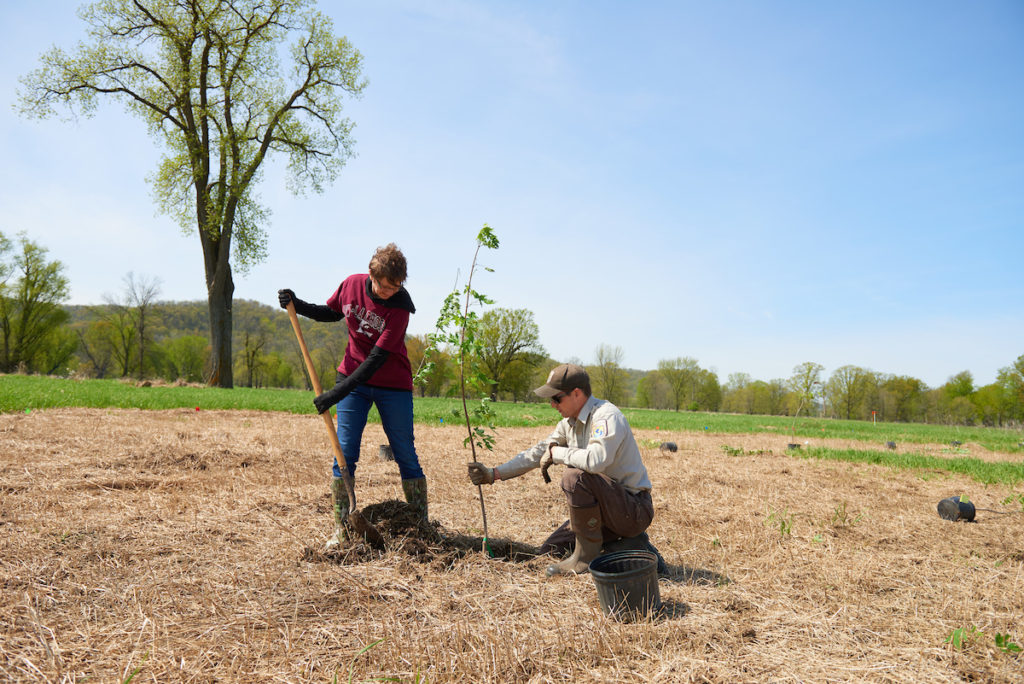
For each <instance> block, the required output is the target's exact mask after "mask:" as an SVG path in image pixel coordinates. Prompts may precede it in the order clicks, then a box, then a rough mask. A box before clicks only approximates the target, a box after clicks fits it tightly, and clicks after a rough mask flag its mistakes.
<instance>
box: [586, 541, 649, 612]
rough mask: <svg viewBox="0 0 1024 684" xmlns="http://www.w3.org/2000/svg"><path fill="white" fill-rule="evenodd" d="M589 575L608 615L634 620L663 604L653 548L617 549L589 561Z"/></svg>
mask: <svg viewBox="0 0 1024 684" xmlns="http://www.w3.org/2000/svg"><path fill="white" fill-rule="evenodd" d="M590 575H591V576H592V577H593V578H594V586H596V587H597V599H598V602H599V603H600V604H601V610H602V611H603V612H604V614H605V615H608V616H610V617H613V618H615V619H616V620H620V621H622V622H633V621H635V620H639V619H643V618H644V617H647V616H650V615H652V614H653V613H655V612H657V611H658V610H659V609H660V608H661V595H660V592H659V590H658V557H657V556H656V555H654V554H653V553H651V552H650V551H616V552H614V553H608V554H605V555H603V556H598V557H597V558H595V559H594V560H593V561H591V562H590Z"/></svg>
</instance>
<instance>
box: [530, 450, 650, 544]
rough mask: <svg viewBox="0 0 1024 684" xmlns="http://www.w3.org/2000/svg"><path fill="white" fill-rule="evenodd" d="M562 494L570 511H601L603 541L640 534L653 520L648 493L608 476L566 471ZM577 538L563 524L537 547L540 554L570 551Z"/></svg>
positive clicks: (563, 478)
mask: <svg viewBox="0 0 1024 684" xmlns="http://www.w3.org/2000/svg"><path fill="white" fill-rule="evenodd" d="M562 491H563V492H565V498H566V501H567V502H568V504H569V506H570V507H571V508H590V507H591V506H600V507H601V525H602V527H601V533H602V535H603V536H604V541H606V542H611V541H615V540H616V539H622V538H623V537H636V536H638V535H640V534H643V532H644V530H646V529H647V528H648V527H649V526H650V524H651V520H652V519H653V518H654V502H653V501H651V493H650V492H648V491H641V492H638V493H636V494H630V493H629V490H627V489H626V488H625V487H623V486H622V485H620V484H619V483H618V482H616V481H615V480H613V479H611V478H610V477H608V476H607V475H602V474H600V473H588V472H585V471H583V470H579V469H577V468H566V469H565V473H564V474H563V475H562ZM575 543H576V535H575V534H574V533H573V531H572V529H571V528H570V527H569V521H568V520H566V521H565V522H564V523H562V526H561V527H559V528H558V529H557V530H555V531H554V532H552V533H551V535H550V536H549V537H548V538H547V539H545V540H544V543H543V544H542V545H541V547H540V552H541V553H559V552H562V551H565V550H568V549H571V548H572V547H573V545H574V544H575Z"/></svg>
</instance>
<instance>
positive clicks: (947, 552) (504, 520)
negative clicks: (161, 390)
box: [0, 409, 1024, 683]
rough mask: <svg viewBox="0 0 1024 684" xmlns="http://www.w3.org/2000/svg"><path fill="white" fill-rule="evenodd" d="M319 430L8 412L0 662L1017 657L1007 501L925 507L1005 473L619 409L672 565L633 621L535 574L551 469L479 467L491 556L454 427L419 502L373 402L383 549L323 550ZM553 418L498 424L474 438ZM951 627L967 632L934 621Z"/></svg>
mask: <svg viewBox="0 0 1024 684" xmlns="http://www.w3.org/2000/svg"><path fill="white" fill-rule="evenodd" d="M554 417H555V416H554V415H552V424H553V422H554ZM322 428H323V425H322V423H321V421H320V420H319V418H317V417H315V416H291V415H281V414H269V413H255V412H212V411H201V412H197V411H191V410H188V411H186V410H174V411H161V412H144V411H126V410H88V409H74V410H51V411H37V412H32V413H31V414H5V415H0V680H4V681H14V682H21V681H53V682H58V681H60V682H82V681H102V682H115V681H116V682H124V681H126V680H127V679H129V678H131V679H132V681H133V682H169V681H190V682H191V681H196V682H208V681H211V682H212V681H244V682H270V681H289V682H306V681H309V682H327V681H334V680H335V677H336V678H337V680H338V681H381V680H382V679H389V678H390V679H389V680H390V681H408V682H413V681H430V682H598V681H601V682H608V681H629V682H642V681H656V682H686V681H712V682H764V681H805V682H817V681H830V682H831V681H877V682H944V683H946V682H973V681H984V682H1011V681H1012V682H1016V681H1020V680H1021V672H1024V656H1021V655H1020V654H1013V653H1006V652H1004V651H1003V650H1000V649H999V648H997V647H996V644H995V635H996V634H1009V635H1010V637H1011V640H1012V641H1013V642H1016V643H1018V644H1022V643H1024V621H1022V616H1024V516H1021V515H1007V516H998V515H995V514H992V513H988V512H985V511H979V512H978V516H977V520H976V522H975V523H971V524H967V523H963V522H955V523H954V522H949V521H945V520H943V519H941V518H940V517H939V516H938V514H937V511H936V504H937V503H938V501H939V500H941V499H943V498H945V497H948V496H952V495H957V494H969V495H970V497H971V500H972V501H973V502H974V503H975V504H976V505H977V506H978V507H987V508H994V509H1005V508H1006V507H1004V506H1001V505H1000V504H999V501H1000V500H1002V499H1003V498H1005V497H1006V496H1008V495H1009V494H1011V493H1013V491H1012V490H1011V489H1010V488H1008V487H1002V486H989V487H985V486H983V485H981V484H978V483H976V482H973V481H971V480H969V479H967V478H964V477H961V476H951V475H946V474H943V473H938V472H924V473H907V472H893V471H890V470H889V469H887V468H882V467H878V466H869V465H856V464H846V463H835V462H822V461H814V460H804V459H800V458H796V457H794V456H793V455H791V454H787V453H786V442H787V441H788V440H787V438H786V436H785V435H716V434H706V433H701V434H693V433H668V432H665V431H637V437H638V439H639V440H640V441H641V443H642V444H643V445H644V447H643V450H644V457H645V460H646V462H647V465H648V468H649V470H650V473H651V479H652V481H653V482H654V485H655V489H654V492H653V496H654V502H655V508H656V517H655V521H654V524H653V526H652V528H651V530H650V533H651V537H652V539H653V541H654V542H655V544H656V545H657V546H658V548H659V549H660V551H661V553H662V555H663V556H664V557H665V559H666V561H667V562H668V564H669V574H668V576H667V577H663V578H661V580H660V583H659V588H660V594H661V599H662V601H663V602H664V608H663V610H662V611H661V612H660V613H658V614H656V615H654V616H651V617H650V618H649V619H646V620H643V621H641V622H639V623H623V622H618V621H616V620H614V619H611V618H609V617H607V616H605V615H604V614H603V613H602V612H601V609H600V606H599V603H598V598H597V592H596V590H595V587H594V583H593V578H591V577H589V576H578V577H566V578H557V579H554V580H546V579H545V578H544V568H545V567H546V566H547V564H548V563H549V560H550V559H548V558H546V557H536V556H535V552H536V546H537V545H539V544H540V542H541V541H542V540H543V539H544V537H545V536H547V534H549V533H550V532H551V531H552V530H553V529H555V528H556V527H557V526H558V525H559V524H561V522H562V521H563V520H564V519H565V518H566V511H565V504H564V499H563V496H562V494H561V492H560V490H559V489H558V486H557V481H558V480H557V475H558V473H557V466H556V468H555V472H554V473H553V475H555V476H556V478H555V483H553V484H550V485H545V484H544V483H543V481H542V479H541V476H540V473H539V472H532V473H529V474H527V475H525V476H523V477H521V478H518V479H515V480H512V481H507V482H500V483H498V484H497V485H495V486H493V487H485V488H483V491H484V496H485V502H486V514H487V521H488V533H489V536H490V542H491V549H492V552H493V557H489V556H488V555H487V554H485V553H482V552H481V551H480V549H481V545H482V541H483V539H482V537H483V526H482V519H481V505H480V502H479V500H478V499H477V488H476V487H473V486H472V485H470V484H469V482H468V479H467V477H466V472H465V463H466V462H467V461H468V460H469V459H470V456H469V452H468V450H467V449H465V448H464V447H463V446H462V440H463V437H464V432H463V431H462V430H460V429H459V428H457V427H448V426H445V427H441V426H436V427H435V426H429V427H428V426H417V448H418V451H419V454H420V459H421V462H422V464H423V468H424V470H425V472H426V474H427V478H428V483H429V500H430V518H431V523H430V524H429V525H424V524H422V523H421V522H419V521H417V520H416V518H415V516H413V515H411V511H410V510H409V509H408V507H407V506H405V504H404V503H403V502H402V501H401V500H402V494H401V486H400V482H399V479H398V470H397V467H396V466H395V464H394V463H393V462H387V461H383V460H380V459H379V458H378V457H377V453H378V445H379V444H382V443H385V442H386V440H385V438H384V435H383V433H382V431H381V430H380V427H379V426H369V427H368V428H367V431H366V434H365V435H364V440H363V445H362V453H363V458H362V460H361V461H360V465H359V470H358V472H357V474H356V491H357V494H358V497H359V503H360V505H361V507H362V510H363V512H364V514H366V515H367V516H368V517H369V518H370V519H371V521H372V522H373V523H374V525H375V526H377V528H378V529H379V530H380V531H381V532H382V533H383V534H384V537H385V541H386V545H385V548H384V549H383V550H379V549H373V548H371V547H368V546H367V545H365V544H361V543H359V542H358V541H353V542H351V543H349V544H346V545H344V546H343V547H342V548H341V549H339V550H338V551H334V552H330V553H324V552H323V551H322V548H323V546H322V544H323V541H324V540H325V538H326V537H327V534H328V533H329V532H330V531H331V529H332V523H331V502H330V494H329V477H330V473H329V467H330V458H331V457H330V453H331V452H330V446H329V444H328V443H327V439H326V436H325V435H324V434H323V429H322ZM547 433H548V429H547V428H538V429H527V428H522V429H503V430H501V431H500V432H499V435H498V444H497V450H496V455H493V456H487V457H485V458H483V460H484V461H485V462H488V463H490V464H494V463H497V462H499V461H501V460H504V459H505V458H508V457H509V456H511V455H512V454H513V453H515V452H516V451H519V450H521V449H523V448H526V447H527V446H529V445H531V444H532V443H533V442H534V441H536V440H539V439H541V438H543V437H544V436H546V435H547ZM661 441H674V442H676V443H677V444H678V445H679V451H678V452H676V453H670V452H662V451H660V450H659V449H658V448H657V447H656V446H654V445H656V444H658V443H660V442H661ZM819 443H820V444H827V445H830V446H837V447H839V446H842V447H849V446H851V445H852V446H854V447H858V446H859V447H860V448H871V449H876V448H877V445H866V444H860V445H858V444H857V443H851V442H846V441H844V442H841V443H840V442H836V443H830V442H827V441H824V440H822V441H820V442H819ZM722 445H728V446H730V447H733V448H734V449H743V452H744V455H742V456H734V455H730V454H728V453H726V452H725V451H724V450H723V449H722V448H721V447H722ZM899 448H901V449H902V448H904V447H903V446H902V445H901V446H900V447H899ZM907 448H912V447H907ZM943 448H944V446H943V445H930V446H928V447H924V448H921V447H917V449H922V450H929V453H936V454H941V453H943ZM962 448H967V449H969V451H970V455H971V456H978V457H984V458H990V459H999V460H1011V459H1014V458H1017V459H1019V458H1020V456H1019V455H1018V456H1011V455H1008V454H989V453H982V450H981V449H980V447H976V446H974V445H964V446H963V447H962ZM750 452H753V453H750ZM1018 489H1019V487H1018ZM972 627H973V628H975V630H977V631H974V632H972V631H971V628H972ZM958 628H963V629H964V635H965V637H964V642H965V643H964V645H963V647H962V648H960V649H957V648H954V647H953V646H952V645H950V644H947V643H945V642H946V641H947V639H948V637H949V636H950V635H951V634H952V633H953V631H954V630H956V629H958Z"/></svg>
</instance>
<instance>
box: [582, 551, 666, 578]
mask: <svg viewBox="0 0 1024 684" xmlns="http://www.w3.org/2000/svg"><path fill="white" fill-rule="evenodd" d="M618 560H644V561H648V562H649V563H650V564H653V566H654V568H655V572H657V567H658V557H657V556H656V555H654V554H653V553H652V552H650V551H644V550H640V549H628V550H625V551H613V552H612V553H605V554H602V555H600V556H598V557H597V558H595V559H594V560H592V561H590V565H589V566H588V567H589V568H590V574H591V575H593V576H594V577H595V578H601V579H611V578H617V579H622V578H628V577H632V576H634V575H641V574H646V573H648V572H650V570H651V568H650V567H649V566H648V565H646V564H645V565H644V566H643V567H639V568H630V569H628V570H624V571H622V572H608V571H607V570H602V569H601V566H602V565H603V564H605V563H611V562H615V561H618Z"/></svg>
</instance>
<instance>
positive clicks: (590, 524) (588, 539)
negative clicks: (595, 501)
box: [545, 506, 602, 577]
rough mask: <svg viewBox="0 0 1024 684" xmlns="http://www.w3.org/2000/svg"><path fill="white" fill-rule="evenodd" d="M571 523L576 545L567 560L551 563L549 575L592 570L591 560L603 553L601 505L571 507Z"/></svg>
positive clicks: (582, 572)
mask: <svg viewBox="0 0 1024 684" xmlns="http://www.w3.org/2000/svg"><path fill="white" fill-rule="evenodd" d="M569 524H570V526H571V527H572V531H573V532H574V533H575V534H576V546H575V547H574V548H573V550H572V555H571V556H569V557H568V558H566V559H565V560H563V561H561V562H559V563H555V564H554V565H549V566H548V569H547V570H546V571H545V573H546V574H547V576H548V577H554V576H555V575H567V574H570V573H575V574H577V575H582V574H584V573H587V572H590V561H592V560H594V559H595V558H597V557H598V556H599V555H601V541H602V533H601V507H600V506H590V507H587V508H570V509H569Z"/></svg>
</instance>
